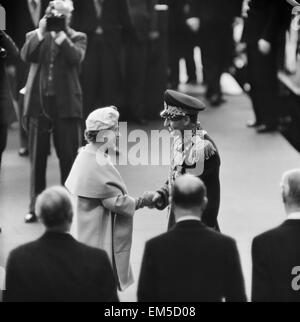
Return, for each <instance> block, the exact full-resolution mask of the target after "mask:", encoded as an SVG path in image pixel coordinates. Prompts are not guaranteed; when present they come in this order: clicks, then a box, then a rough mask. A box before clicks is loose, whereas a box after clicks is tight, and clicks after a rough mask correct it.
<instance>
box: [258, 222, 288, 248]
mask: <svg viewBox="0 0 300 322" xmlns="http://www.w3.org/2000/svg"><path fill="white" fill-rule="evenodd" d="M284 231H285V229H284V227H283V225H281V226H278V227H276V228H273V229H270V230H268V231H266V232H264V233H262V234H260V235H258V236H256V237H255V238H254V239H253V244H260V243H264V242H266V241H268V240H271V239H273V238H276V237H277V236H278V235H280V234H282V233H284Z"/></svg>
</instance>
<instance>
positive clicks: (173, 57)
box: [161, 0, 197, 90]
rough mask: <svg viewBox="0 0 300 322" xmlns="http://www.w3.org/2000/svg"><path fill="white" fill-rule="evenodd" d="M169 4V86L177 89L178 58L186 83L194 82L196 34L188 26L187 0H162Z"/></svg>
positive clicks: (178, 75) (195, 76)
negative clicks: (185, 73)
mask: <svg viewBox="0 0 300 322" xmlns="http://www.w3.org/2000/svg"><path fill="white" fill-rule="evenodd" d="M161 3H164V4H167V5H168V6H169V87H170V88H171V89H175V90H176V89H177V88H178V86H179V83H180V68H179V67H180V60H181V59H182V58H184V60H185V64H186V71H187V76H188V81H187V83H189V84H196V83H197V75H196V64H195V59H194V47H195V46H196V38H197V37H196V35H195V34H194V33H193V32H192V31H191V30H190V28H188V25H187V24H186V18H187V15H188V13H189V11H190V7H189V1H188V0H162V1H161Z"/></svg>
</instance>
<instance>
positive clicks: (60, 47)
mask: <svg viewBox="0 0 300 322" xmlns="http://www.w3.org/2000/svg"><path fill="white" fill-rule="evenodd" d="M72 11H73V3H72V1H71V0H65V1H61V0H57V1H54V2H51V4H50V5H49V7H48V8H47V11H46V14H47V15H46V16H45V17H44V18H43V19H42V20H41V21H40V23H39V28H38V29H36V30H34V31H32V32H30V33H28V34H27V40H26V43H25V45H24V47H23V49H22V52H21V56H22V59H23V60H24V61H25V62H27V63H29V64H31V65H30V72H29V75H28V80H27V85H26V93H25V107H24V108H25V112H24V115H25V116H26V121H27V126H28V130H29V141H30V144H29V147H30V164H31V176H30V195H31V202H30V206H29V213H28V215H26V216H25V221H26V223H31V222H35V221H36V215H35V212H34V209H35V200H36V197H37V195H38V194H40V193H41V192H42V191H43V190H44V189H45V188H46V169H47V159H48V156H49V151H50V138H51V135H53V140H54V146H55V149H56V152H57V156H58V159H59V165H60V174H61V183H62V184H63V183H64V182H65V181H66V179H67V176H68V174H69V172H70V170H71V168H72V165H73V162H74V160H75V158H76V156H77V152H78V149H79V147H80V146H81V143H82V142H81V136H82V132H81V118H82V91H81V85H80V81H79V70H80V66H81V63H82V62H83V60H84V56H85V50H86V41H87V39H86V35H85V34H83V33H79V32H76V31H75V30H73V29H71V28H70V21H71V17H72ZM57 15H61V16H62V18H61V19H60V23H59V24H55V25H53V26H51V24H50V22H49V18H51V17H55V16H57ZM61 23H62V25H61Z"/></svg>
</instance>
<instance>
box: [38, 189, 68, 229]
mask: <svg viewBox="0 0 300 322" xmlns="http://www.w3.org/2000/svg"><path fill="white" fill-rule="evenodd" d="M36 214H37V216H38V217H39V218H40V220H41V221H42V222H43V224H44V225H45V227H46V229H47V230H57V231H62V232H68V231H69V229H70V225H71V223H72V219H73V207H72V202H71V199H70V195H69V193H68V192H67V190H66V189H65V188H63V187H53V188H49V189H47V190H45V191H44V192H42V193H41V194H40V195H39V196H38V198H37V201H36Z"/></svg>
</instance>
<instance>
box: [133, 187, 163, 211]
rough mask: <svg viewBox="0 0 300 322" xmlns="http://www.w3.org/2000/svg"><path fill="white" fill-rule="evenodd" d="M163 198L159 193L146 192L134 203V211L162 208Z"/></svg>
mask: <svg viewBox="0 0 300 322" xmlns="http://www.w3.org/2000/svg"><path fill="white" fill-rule="evenodd" d="M163 202H164V201H163V197H162V195H161V194H160V193H159V192H155V191H147V192H144V194H143V196H142V197H140V198H138V199H137V201H136V210H139V209H142V208H145V207H148V208H150V209H153V208H156V207H162V206H163Z"/></svg>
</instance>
